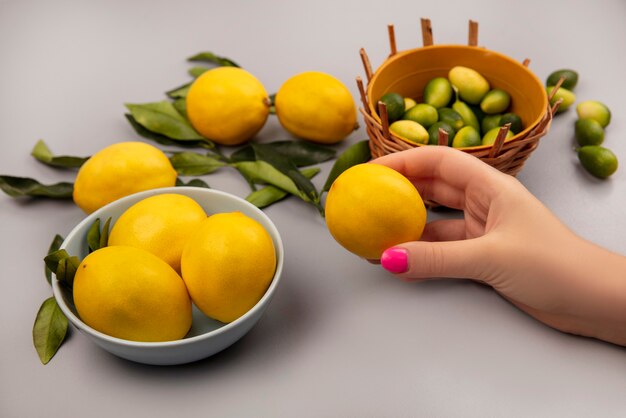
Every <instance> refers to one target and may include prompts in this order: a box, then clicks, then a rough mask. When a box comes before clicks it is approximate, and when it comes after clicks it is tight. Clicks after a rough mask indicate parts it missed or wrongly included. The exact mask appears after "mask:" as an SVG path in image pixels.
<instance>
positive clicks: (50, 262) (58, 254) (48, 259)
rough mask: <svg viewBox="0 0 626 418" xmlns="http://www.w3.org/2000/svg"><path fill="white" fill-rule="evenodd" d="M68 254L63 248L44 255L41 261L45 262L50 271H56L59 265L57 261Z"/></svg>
mask: <svg viewBox="0 0 626 418" xmlns="http://www.w3.org/2000/svg"><path fill="white" fill-rule="evenodd" d="M69 256H70V255H69V254H68V253H67V251H65V250H56V251H53V252H51V253H49V254H48V255H47V256H45V257H44V259H43V261H44V263H46V266H47V267H48V268H49V269H50V271H53V272H55V273H56V271H57V268H58V267H59V262H60V261H61V260H64V259H66V258H68V257H69Z"/></svg>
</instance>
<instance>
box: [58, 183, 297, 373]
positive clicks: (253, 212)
mask: <svg viewBox="0 0 626 418" xmlns="http://www.w3.org/2000/svg"><path fill="white" fill-rule="evenodd" d="M164 193H176V194H181V195H185V196H188V197H190V198H192V199H193V200H194V201H195V202H197V203H198V204H199V205H200V206H202V209H204V211H205V212H206V213H207V215H212V214H215V213H226V212H241V213H243V214H244V215H246V216H248V217H250V218H252V219H254V220H256V221H257V222H259V223H260V224H261V225H262V226H263V228H265V230H266V231H267V233H268V234H269V235H270V236H271V239H272V241H273V243H274V249H275V251H276V272H275V274H274V277H273V279H272V281H271V283H270V285H269V287H268V288H267V291H266V292H265V293H264V295H263V297H262V298H261V299H260V300H259V301H258V302H257V303H256V304H255V305H254V306H253V307H252V308H251V309H250V310H249V311H248V312H246V313H245V314H243V315H242V316H240V317H239V318H237V319H236V320H234V321H232V322H230V323H228V324H224V323H221V322H219V321H216V320H213V319H211V318H209V317H207V316H206V315H204V314H203V313H202V312H201V311H200V310H199V309H198V308H197V307H196V306H195V305H194V306H193V323H192V327H191V329H190V330H189V332H188V333H187V336H186V337H185V338H183V339H180V340H176V341H166V342H162V343H147V342H136V341H128V340H124V339H120V338H115V337H111V336H109V335H106V334H103V333H101V332H99V331H97V330H95V329H93V328H92V327H90V326H89V325H87V324H86V323H84V322H83V321H82V320H81V319H80V318H79V315H78V311H77V310H76V307H75V306H74V301H73V298H72V291H71V290H70V289H68V288H67V287H66V286H63V285H62V284H61V283H60V282H59V281H58V280H57V279H56V275H54V274H53V275H52V291H53V294H54V297H55V299H56V301H57V303H58V305H59V307H60V309H61V311H63V313H64V314H65V316H66V317H67V319H69V321H70V322H71V323H72V324H73V325H74V326H75V327H76V328H77V329H79V330H80V331H82V332H83V333H84V334H85V335H86V336H87V337H89V338H91V339H92V340H93V341H94V343H96V344H98V345H99V346H101V347H102V348H103V349H105V350H107V351H108V352H110V353H113V354H115V355H117V356H119V357H121V358H124V359H128V360H132V361H136V362H138V363H143V364H153V365H164V366H171V365H178V364H186V363H191V362H193V361H198V360H201V359H204V358H207V357H209V356H212V355H214V354H215V353H218V352H220V351H221V350H223V349H225V348H226V347H229V346H230V345H231V344H233V343H235V342H236V341H238V340H239V339H240V338H241V337H243V336H244V335H245V334H246V333H247V332H248V331H249V330H250V329H251V328H252V327H253V326H254V325H255V324H256V323H257V322H258V320H259V319H261V317H262V316H263V313H264V312H265V310H266V309H267V307H268V306H269V304H270V302H271V300H272V298H273V296H274V294H275V293H276V290H277V289H278V285H279V283H280V277H281V274H282V271H283V265H284V261H285V256H284V248H283V242H282V240H281V238H280V233H279V232H278V230H277V229H276V226H275V225H274V223H273V222H272V220H271V219H270V218H269V217H268V216H267V215H266V214H265V213H263V212H262V211H261V210H259V209H258V208H256V207H255V206H254V205H252V204H251V203H249V202H247V201H245V200H243V199H241V198H239V197H237V196H234V195H232V194H229V193H225V192H222V191H219V190H213V189H206V188H199V187H165V188H160V189H153V190H147V191H144V192H141V193H135V194H133V195H132V196H126V197H124V198H121V199H119V200H117V201H115V202H112V203H110V204H108V205H106V206H104V207H102V208H100V209H98V210H96V211H95V212H93V213H92V214H90V215H89V216H87V217H86V218H85V219H83V220H82V221H81V222H80V223H79V224H78V225H77V226H76V227H75V228H74V229H72V231H70V233H69V234H68V235H67V237H65V241H63V244H62V245H61V247H60V248H61V249H64V250H66V251H67V252H68V254H70V255H75V256H77V257H78V258H79V259H81V260H82V259H83V258H84V257H86V256H87V254H88V251H89V250H88V246H87V233H88V231H89V228H90V227H91V225H93V223H94V222H95V221H96V219H100V220H101V221H102V222H105V220H106V219H109V218H111V225H114V224H115V222H116V221H117V219H118V218H119V217H120V216H121V215H122V214H123V213H124V212H125V211H126V210H127V209H128V208H130V207H131V206H132V205H134V204H135V203H137V202H139V201H141V200H143V199H145V198H147V197H149V196H155V195H160V194H164Z"/></svg>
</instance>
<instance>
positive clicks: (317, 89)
mask: <svg viewBox="0 0 626 418" xmlns="http://www.w3.org/2000/svg"><path fill="white" fill-rule="evenodd" d="M275 107H276V116H277V117H278V120H279V121H280V124H281V125H282V126H283V128H285V129H286V130H287V131H289V132H290V133H291V134H293V135H294V136H296V137H298V138H302V139H305V140H309V141H313V142H318V143H322V144H334V143H337V142H339V141H341V140H343V139H344V138H346V137H347V136H348V135H349V134H350V133H351V132H352V131H353V130H354V128H355V126H356V105H355V103H354V99H353V98H352V94H351V93H350V90H348V88H347V87H346V86H345V85H344V84H343V83H342V82H341V81H339V80H337V79H336V78H335V77H333V76H331V75H329V74H326V73H323V72H319V71H308V72H304V73H300V74H297V75H295V76H293V77H291V78H290V79H288V80H287V81H286V82H285V83H284V84H283V85H282V86H281V87H280V88H279V89H278V92H277V93H276V98H275ZM402 108H403V106H402Z"/></svg>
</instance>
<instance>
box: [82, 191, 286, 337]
mask: <svg viewBox="0 0 626 418" xmlns="http://www.w3.org/2000/svg"><path fill="white" fill-rule="evenodd" d="M275 269H276V254H275V249H274V244H273V241H272V238H271V236H270V235H269V233H268V232H267V231H266V230H265V229H264V228H263V226H262V225H261V224H260V223H258V222H257V221H256V220H254V219H252V218H250V217H248V216H246V215H244V214H242V213H240V212H230V213H217V214H212V215H211V216H208V217H207V214H206V213H205V211H204V209H203V208H202V207H201V206H200V205H199V204H198V203H197V202H195V201H194V200H193V199H191V198H189V197H187V196H184V195H180V194H174V193H167V194H160V195H155V196H151V197H148V198H146V199H143V200H141V201H139V202H137V203H136V204H134V205H133V206H131V207H130V208H128V209H127V210H126V211H125V212H124V213H123V214H122V215H121V216H120V217H119V219H117V221H116V222H115V224H114V226H113V228H112V230H111V233H110V236H109V246H107V247H104V248H101V249H99V250H96V251H94V252H92V253H91V254H89V255H88V256H87V257H85V259H84V260H83V261H82V262H81V264H80V266H79V267H78V270H77V272H76V276H75V278H74V286H73V294H74V303H75V305H76V309H77V311H78V314H79V316H80V317H81V319H82V320H83V321H84V322H85V323H86V324H88V325H89V326H91V327H92V328H94V329H96V330H98V331H100V332H103V333H105V334H107V335H111V336H113V337H117V338H122V339H126V340H132V341H171V340H177V339H180V338H183V337H184V336H185V335H186V334H187V332H188V331H189V329H190V327H191V322H192V302H193V303H194V304H195V305H196V306H197V307H198V309H200V310H201V311H202V312H203V313H204V314H206V315H207V316H209V317H211V318H213V319H216V320H218V321H221V322H232V321H234V320H235V319H237V318H239V317H240V316H242V315H243V314H244V313H246V312H247V311H248V310H250V309H251V308H252V307H253V306H254V305H255V304H256V303H257V302H258V301H259V300H260V299H261V297H262V296H263V294H264V293H265V291H266V289H267V287H268V286H269V284H270V282H271V280H272V278H273V276H274V273H275Z"/></svg>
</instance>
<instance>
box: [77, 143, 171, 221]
mask: <svg viewBox="0 0 626 418" xmlns="http://www.w3.org/2000/svg"><path fill="white" fill-rule="evenodd" d="M175 184H176V170H174V167H172V164H171V162H170V160H169V159H168V158H167V156H166V155H165V154H164V153H163V151H161V150H160V149H158V148H156V147H153V146H152V145H149V144H145V143H143V142H120V143H117V144H113V145H110V146H108V147H106V148H103V149H101V150H100V151H98V152H96V153H95V154H94V155H92V156H91V157H90V158H89V159H88V160H87V161H86V162H85V163H84V164H83V165H82V166H81V167H80V169H79V170H78V174H77V175H76V180H75V182H74V191H73V198H74V202H75V203H76V204H77V205H78V207H80V208H81V209H82V210H83V211H85V212H86V213H91V212H93V211H95V210H96V209H99V208H100V207H102V206H104V205H106V204H107V203H110V202H113V201H114V200H117V199H119V198H121V197H124V196H128V195H130V194H133V193H137V192H142V191H144V190H151V189H156V188H160V187H171V186H174V185H175Z"/></svg>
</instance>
